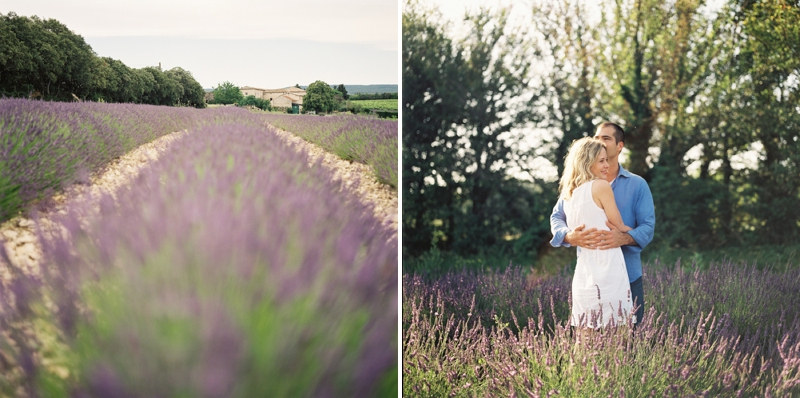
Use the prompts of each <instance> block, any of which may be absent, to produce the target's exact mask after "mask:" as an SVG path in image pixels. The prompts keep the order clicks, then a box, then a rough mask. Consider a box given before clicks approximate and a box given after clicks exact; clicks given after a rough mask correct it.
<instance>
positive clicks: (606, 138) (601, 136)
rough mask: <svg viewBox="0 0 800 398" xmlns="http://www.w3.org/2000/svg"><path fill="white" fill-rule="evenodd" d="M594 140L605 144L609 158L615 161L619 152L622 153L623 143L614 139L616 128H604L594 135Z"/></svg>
mask: <svg viewBox="0 0 800 398" xmlns="http://www.w3.org/2000/svg"><path fill="white" fill-rule="evenodd" d="M594 139H596V140H598V141H600V142H602V143H603V145H604V146H605V147H606V151H607V152H608V158H609V159H614V158H616V157H617V156H618V155H619V152H620V151H622V146H623V143H622V142H617V139H616V138H614V128H613V127H603V128H601V129H598V130H597V132H596V133H595V134H594Z"/></svg>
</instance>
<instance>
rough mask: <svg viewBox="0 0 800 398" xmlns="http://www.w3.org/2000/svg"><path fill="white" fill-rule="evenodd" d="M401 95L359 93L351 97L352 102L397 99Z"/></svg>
mask: <svg viewBox="0 0 800 398" xmlns="http://www.w3.org/2000/svg"><path fill="white" fill-rule="evenodd" d="M398 94H399V93H396V92H395V93H358V94H353V95H351V96H350V100H351V101H361V100H382V99H397V98H398Z"/></svg>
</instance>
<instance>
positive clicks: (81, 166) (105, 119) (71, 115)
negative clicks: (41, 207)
mask: <svg viewBox="0 0 800 398" xmlns="http://www.w3.org/2000/svg"><path fill="white" fill-rule="evenodd" d="M231 116H232V113H231V111H230V110H216V111H199V110H196V109H190V108H173V107H163V106H151V105H134V104H104V103H94V102H87V103H80V104H75V103H60V102H44V101H31V100H26V99H8V98H4V99H0V221H3V220H6V219H8V218H9V217H11V216H13V215H14V214H16V213H17V212H19V211H20V210H22V209H24V208H25V206H26V205H27V204H29V203H30V202H31V201H33V200H36V199H42V198H47V197H49V196H51V195H52V194H53V193H54V192H57V191H58V190H60V189H61V188H63V187H65V186H67V185H69V184H71V183H74V182H82V181H85V180H86V179H87V177H88V175H89V173H91V172H95V171H98V170H99V169H101V168H102V167H103V166H105V165H106V164H107V163H108V162H109V161H111V160H112V159H114V158H116V157H118V156H120V155H122V154H124V153H126V152H128V151H130V150H131V149H133V148H136V147H137V146H140V145H142V144H144V143H146V142H149V141H152V140H153V139H155V138H158V137H160V136H162V135H165V134H169V133H172V132H175V131H181V130H185V129H188V128H193V127H197V126H200V125H203V124H207V123H210V122H212V121H214V120H215V119H219V118H222V119H226V118H227V119H230V118H231Z"/></svg>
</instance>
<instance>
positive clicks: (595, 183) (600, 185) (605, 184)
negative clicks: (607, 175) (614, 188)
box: [592, 178, 611, 191]
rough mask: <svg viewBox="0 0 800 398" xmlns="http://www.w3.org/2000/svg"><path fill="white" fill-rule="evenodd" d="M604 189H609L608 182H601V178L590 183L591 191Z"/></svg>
mask: <svg viewBox="0 0 800 398" xmlns="http://www.w3.org/2000/svg"><path fill="white" fill-rule="evenodd" d="M606 188H608V189H610V188H611V183H610V182H608V181H606V180H603V179H601V178H598V179H596V180H593V181H592V191H599V190H605V189H606Z"/></svg>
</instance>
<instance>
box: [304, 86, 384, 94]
mask: <svg viewBox="0 0 800 398" xmlns="http://www.w3.org/2000/svg"><path fill="white" fill-rule="evenodd" d="M338 85H339V84H334V86H338ZM300 87H301V88H302V89H303V90H305V89H307V88H308V86H300ZM344 88H345V89H347V94H375V93H396V92H397V85H396V84H345V85H344Z"/></svg>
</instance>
